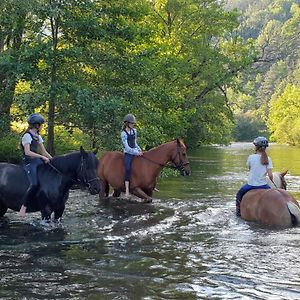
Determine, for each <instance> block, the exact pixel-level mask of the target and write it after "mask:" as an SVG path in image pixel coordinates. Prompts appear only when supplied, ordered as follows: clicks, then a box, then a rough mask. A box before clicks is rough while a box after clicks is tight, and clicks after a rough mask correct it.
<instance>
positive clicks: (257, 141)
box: [253, 136, 269, 148]
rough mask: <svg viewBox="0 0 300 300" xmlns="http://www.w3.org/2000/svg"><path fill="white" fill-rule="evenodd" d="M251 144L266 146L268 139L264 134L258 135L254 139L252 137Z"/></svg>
mask: <svg viewBox="0 0 300 300" xmlns="http://www.w3.org/2000/svg"><path fill="white" fill-rule="evenodd" d="M253 144H254V145H255V146H256V147H264V148H267V147H268V146H269V142H268V140H267V139H266V138H265V137H264V136H259V137H257V138H256V139H254V141H253Z"/></svg>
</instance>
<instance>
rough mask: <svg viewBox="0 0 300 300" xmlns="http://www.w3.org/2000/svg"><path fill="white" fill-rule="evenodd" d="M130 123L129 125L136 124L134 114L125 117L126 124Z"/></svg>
mask: <svg viewBox="0 0 300 300" xmlns="http://www.w3.org/2000/svg"><path fill="white" fill-rule="evenodd" d="M125 122H128V123H136V119H135V116H134V115H133V114H128V115H126V116H125V117H124V123H125Z"/></svg>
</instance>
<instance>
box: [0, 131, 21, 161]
mask: <svg viewBox="0 0 300 300" xmlns="http://www.w3.org/2000/svg"><path fill="white" fill-rule="evenodd" d="M19 145H20V136H19V135H18V134H13V133H11V134H9V135H6V136H5V137H3V138H1V139H0V149H1V150H0V161H3V162H10V163H15V164H18V163H20V162H21V160H22V153H21V149H20V148H19Z"/></svg>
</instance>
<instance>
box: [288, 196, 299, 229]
mask: <svg viewBox="0 0 300 300" xmlns="http://www.w3.org/2000/svg"><path fill="white" fill-rule="evenodd" d="M287 207H288V210H289V212H290V214H291V217H292V224H293V226H296V225H298V224H300V208H299V207H298V206H297V205H296V204H295V203H293V202H287Z"/></svg>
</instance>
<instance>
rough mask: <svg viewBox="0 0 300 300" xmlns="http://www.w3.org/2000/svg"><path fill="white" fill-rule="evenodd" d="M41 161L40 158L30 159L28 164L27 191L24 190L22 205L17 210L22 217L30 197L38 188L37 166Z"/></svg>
mask: <svg viewBox="0 0 300 300" xmlns="http://www.w3.org/2000/svg"><path fill="white" fill-rule="evenodd" d="M42 163H43V161H42V160H41V159H32V161H31V162H30V164H29V166H28V171H27V174H28V178H29V187H28V189H27V191H26V192H25V194H24V196H23V198H22V206H21V209H20V211H19V216H20V217H24V216H25V213H26V209H27V206H28V203H29V201H30V199H31V198H32V197H33V196H34V194H35V193H36V190H37V188H38V178H37V167H38V166H39V165H41V164H42Z"/></svg>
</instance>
